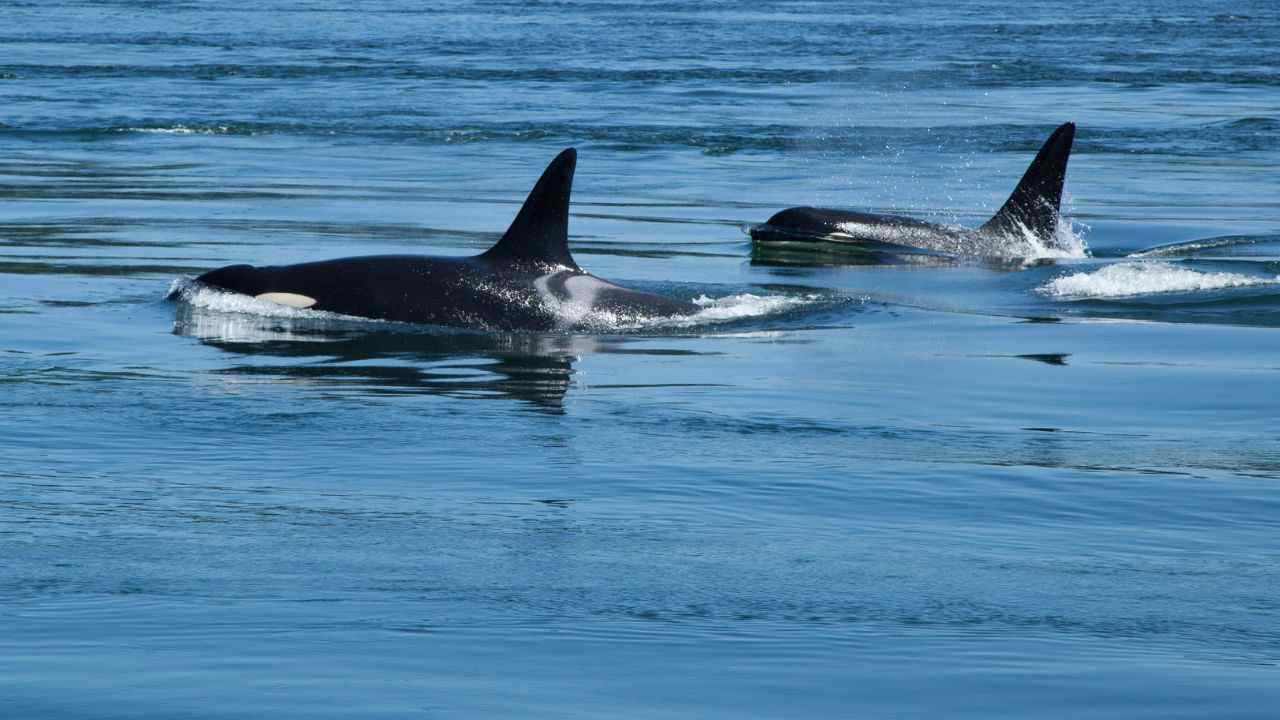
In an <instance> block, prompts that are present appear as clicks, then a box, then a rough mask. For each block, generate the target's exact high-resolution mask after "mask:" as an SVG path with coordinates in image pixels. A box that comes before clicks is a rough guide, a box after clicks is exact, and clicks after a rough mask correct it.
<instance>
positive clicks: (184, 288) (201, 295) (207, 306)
mask: <svg viewBox="0 0 1280 720" xmlns="http://www.w3.org/2000/svg"><path fill="white" fill-rule="evenodd" d="M169 297H171V298H174V299H176V300H178V301H180V302H183V303H186V304H188V305H190V306H191V307H194V308H200V309H204V310H214V311H216V312H224V313H239V314H242V315H257V316H260V317H274V318H314V319H322V320H338V319H341V320H349V319H352V318H351V317H350V316H348V315H339V314H338V313H331V312H325V311H323V310H307V309H304V308H296V307H290V306H288V305H282V304H280V303H277V302H272V301H271V300H268V299H261V298H255V297H250V296H249V295H243V294H241V293H233V292H227V291H225V290H218V289H216V288H211V287H208V286H206V285H201V284H199V283H197V282H195V281H193V280H190V279H188V278H179V279H177V280H174V281H173V282H172V283H171V284H170V285H169ZM355 319H358V320H362V321H363V320H365V319H364V318H355Z"/></svg>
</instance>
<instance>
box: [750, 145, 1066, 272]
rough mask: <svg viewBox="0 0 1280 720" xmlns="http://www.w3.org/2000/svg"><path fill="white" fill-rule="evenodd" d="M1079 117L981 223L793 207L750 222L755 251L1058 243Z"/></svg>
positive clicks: (1028, 248)
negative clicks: (943, 222)
mask: <svg viewBox="0 0 1280 720" xmlns="http://www.w3.org/2000/svg"><path fill="white" fill-rule="evenodd" d="M1075 134H1076V126H1075V123H1066V124H1064V125H1061V126H1060V127H1058V129H1057V130H1054V131H1053V134H1052V135H1050V136H1049V139H1048V140H1046V141H1045V143H1044V145H1043V146H1042V147H1041V148H1040V152H1039V153H1037V154H1036V157H1035V160H1033V161H1031V166H1030V167H1028V168H1027V171H1026V173H1025V174H1024V175H1023V176H1022V180H1021V181H1020V182H1019V183H1018V186H1017V187H1016V188H1015V189H1014V191H1013V194H1012V195H1010V196H1009V199H1008V200H1007V201H1005V204H1004V206H1003V207H1001V208H1000V211H999V212H997V213H996V214H995V216H994V217H992V218H991V219H990V220H988V221H987V222H986V223H985V224H983V225H982V226H981V227H978V228H972V229H971V228H959V227H948V226H945V225H938V224H935V223H931V222H925V221H923V220H917V219H915V218H912V217H906V216H902V215H881V214H875V213H864V212H854V211H850V210H833V209H828V208H815V207H793V208H787V209H786V210H783V211H781V212H778V213H776V214H775V215H774V216H773V217H771V218H769V219H768V221H766V222H765V223H764V224H761V225H756V226H753V227H752V228H750V234H751V239H752V243H753V246H754V248H755V249H756V250H757V251H764V252H766V253H767V252H770V251H777V250H782V251H788V252H792V255H793V256H794V254H795V253H794V252H793V251H804V250H812V251H815V252H819V253H821V252H830V251H831V250H833V249H835V250H846V251H852V252H853V253H856V254H861V255H865V256H867V257H871V256H885V255H888V256H893V255H900V256H910V255H934V256H939V255H940V256H947V257H990V258H1001V257H1003V258H1008V257H1016V256H1022V257H1025V256H1027V255H1030V254H1033V252H1034V251H1035V250H1036V249H1037V248H1035V247H1034V245H1039V246H1041V247H1042V248H1051V249H1052V248H1056V247H1057V242H1056V239H1055V237H1056V233H1057V228H1058V208H1059V206H1060V205H1061V202H1062V185H1063V182H1064V181H1065V180H1066V176H1067V158H1068V157H1069V156H1070V155H1071V144H1072V142H1073V141H1074V139H1075Z"/></svg>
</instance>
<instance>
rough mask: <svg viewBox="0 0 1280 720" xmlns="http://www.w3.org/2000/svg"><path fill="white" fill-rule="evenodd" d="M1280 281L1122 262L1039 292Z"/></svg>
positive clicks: (1121, 293)
mask: <svg viewBox="0 0 1280 720" xmlns="http://www.w3.org/2000/svg"><path fill="white" fill-rule="evenodd" d="M1277 284H1280V276H1277V277H1274V278H1265V277H1256V276H1252V275H1241V274H1239V273H1229V272H1201V271H1199V270H1192V269H1190V268H1184V267H1178V266H1176V265H1172V264H1170V263H1164V262H1145V263H1119V264H1116V265H1108V266H1106V267H1104V268H1101V269H1099V270H1094V271H1093V272H1079V273H1074V274H1071V275H1064V276H1062V277H1058V278H1054V279H1053V280H1050V281H1049V282H1047V283H1045V284H1044V285H1042V286H1040V287H1039V288H1038V289H1037V291H1038V292H1040V293H1041V294H1043V295H1048V296H1049V297H1055V298H1066V299H1070V298H1122V297H1133V296H1136V295H1156V294H1161V293H1180V292H1181V293H1185V292H1202V291H1206V290H1223V289H1227V288H1238V287H1253V286H1258V285H1277Z"/></svg>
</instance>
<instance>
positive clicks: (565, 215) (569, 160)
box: [481, 148, 579, 270]
mask: <svg viewBox="0 0 1280 720" xmlns="http://www.w3.org/2000/svg"><path fill="white" fill-rule="evenodd" d="M577 161H578V152H577V151H576V150H574V149H573V148H568V149H566V150H564V151H563V152H561V153H560V154H559V155H557V156H556V158H555V159H554V160H552V161H551V164H550V165H547V169H546V170H544V171H542V177H540V178H538V183H537V184H536V185H534V186H533V190H530V191H529V197H527V198H525V201H524V205H523V206H521V208H520V212H519V214H517V215H516V219H515V220H512V221H511V227H509V228H507V232H506V233H504V234H503V236H502V239H501V240H499V241H498V243H497V244H496V245H494V246H493V247H492V248H489V250H488V251H487V252H485V253H484V254H483V255H482V256H481V257H484V258H486V259H488V260H490V261H494V262H507V263H512V264H538V265H550V266H563V267H568V268H571V269H574V270H577V269H579V268H578V264H577V263H576V262H574V260H573V256H572V255H570V254H569V193H570V191H571V190H572V189H573V171H574V168H575V166H576V165H577Z"/></svg>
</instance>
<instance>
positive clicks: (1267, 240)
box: [1129, 235, 1280, 258]
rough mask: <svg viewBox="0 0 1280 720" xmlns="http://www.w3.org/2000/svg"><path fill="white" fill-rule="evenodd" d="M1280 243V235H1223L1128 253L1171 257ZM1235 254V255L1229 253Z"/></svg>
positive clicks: (1145, 256) (1136, 255)
mask: <svg viewBox="0 0 1280 720" xmlns="http://www.w3.org/2000/svg"><path fill="white" fill-rule="evenodd" d="M1278 241H1280V235H1223V236H1221V237H1212V238H1203V239H1200V240H1188V241H1184V242H1176V243H1170V244H1168V245H1157V246H1156V247H1151V248H1147V249H1146V250H1139V251H1138V252H1135V253H1130V254H1129V257H1131V258H1150V257H1173V256H1182V255H1198V254H1200V253H1202V252H1205V251H1209V250H1216V251H1220V252H1227V251H1235V250H1237V249H1239V248H1246V247H1250V246H1255V245H1267V244H1272V243H1276V242H1278ZM1231 254H1235V253H1231Z"/></svg>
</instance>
